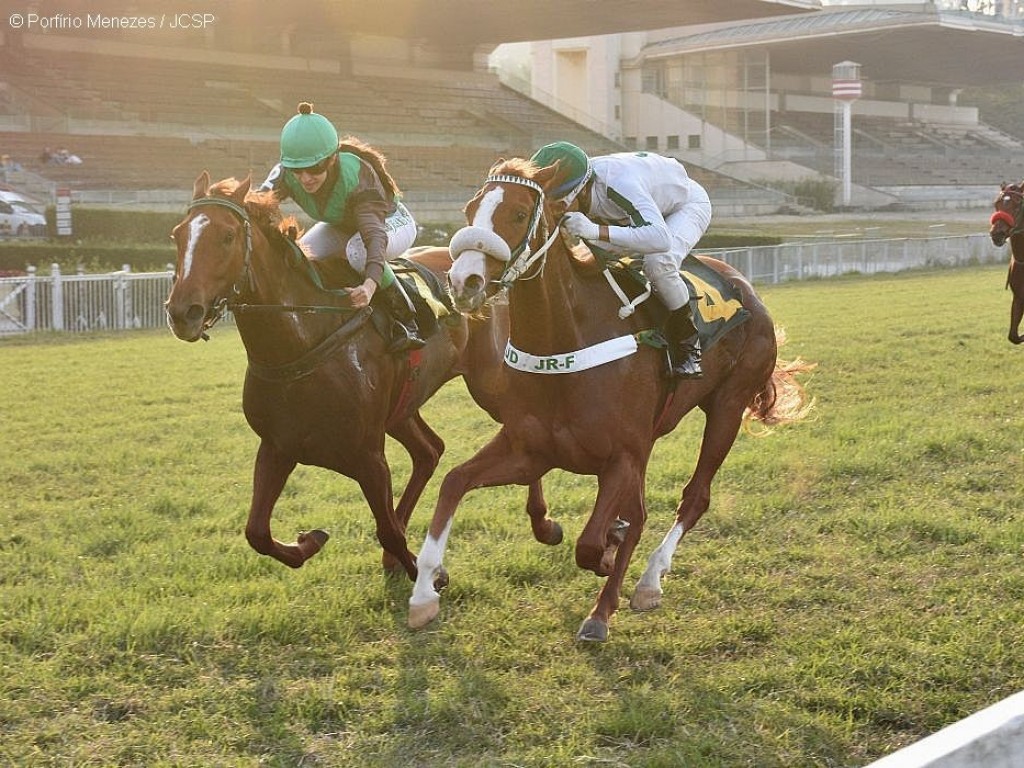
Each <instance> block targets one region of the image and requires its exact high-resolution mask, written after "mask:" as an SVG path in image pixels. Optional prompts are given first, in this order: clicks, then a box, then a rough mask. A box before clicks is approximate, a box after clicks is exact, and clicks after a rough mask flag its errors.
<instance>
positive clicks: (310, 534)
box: [296, 528, 331, 560]
mask: <svg viewBox="0 0 1024 768" xmlns="http://www.w3.org/2000/svg"><path fill="white" fill-rule="evenodd" d="M329 538H331V535H330V534H329V533H328V532H327V531H322V530H320V529H319V528H317V529H316V530H312V531H301V532H300V533H299V536H298V541H297V542H296V543H297V544H298V547H299V551H300V552H301V553H302V557H303V559H304V560H309V558H311V557H312V556H313V555H315V554H316V553H317V552H319V551H320V550H321V549H323V548H324V544H326V543H327V540H328V539H329Z"/></svg>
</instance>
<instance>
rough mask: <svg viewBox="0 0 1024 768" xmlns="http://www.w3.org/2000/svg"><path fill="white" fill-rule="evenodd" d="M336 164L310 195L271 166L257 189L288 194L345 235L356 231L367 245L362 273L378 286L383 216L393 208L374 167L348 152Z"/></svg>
mask: <svg viewBox="0 0 1024 768" xmlns="http://www.w3.org/2000/svg"><path fill="white" fill-rule="evenodd" d="M336 156H337V158H338V162H337V163H335V164H334V165H333V166H332V167H331V169H330V170H329V171H328V174H327V180H326V181H325V182H324V184H323V186H322V187H320V189H319V190H318V191H317V192H316V194H313V195H311V194H309V193H308V192H306V190H305V189H303V188H302V185H301V184H300V183H299V180H298V179H297V178H295V174H294V173H292V172H291V171H290V170H288V169H287V168H282V167H281V165H280V164H278V165H276V166H274V168H273V170H272V171H271V172H270V175H269V176H268V177H267V180H266V181H264V182H263V184H262V185H261V186H260V189H261V190H264V191H273V192H274V194H275V195H276V196H277V198H278V199H279V200H286V199H287V198H289V197H290V198H292V199H293V200H294V201H295V202H296V204H297V205H298V206H299V207H300V208H301V209H302V210H303V211H304V212H305V213H306V215H308V216H309V217H310V218H312V219H314V220H315V221H323V222H326V223H328V224H331V225H332V226H334V227H335V228H336V229H338V230H339V231H340V232H342V233H343V234H344V235H345V236H346V240H347V239H348V238H350V237H352V236H353V235H354V234H356V233H357V232H358V233H359V234H360V235H362V238H363V244H364V245H365V246H366V271H365V275H366V277H368V278H370V279H371V280H373V281H374V282H375V283H377V284H380V281H381V278H382V276H383V273H384V264H385V254H386V252H387V247H388V236H387V231H386V229H385V223H384V220H385V219H386V218H387V217H388V216H389V215H390V214H392V213H394V212H395V210H396V208H397V200H396V198H395V196H394V195H393V194H391V193H389V192H388V191H387V190H386V189H385V187H384V184H383V183H382V182H381V179H380V177H379V176H378V175H377V172H376V170H374V168H373V166H372V165H370V163H368V162H367V161H366V160H364V159H363V158H361V157H359V155H356V154H354V153H352V152H344V151H340V150H339V151H338V153H337V155H336Z"/></svg>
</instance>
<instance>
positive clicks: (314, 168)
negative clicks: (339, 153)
mask: <svg viewBox="0 0 1024 768" xmlns="http://www.w3.org/2000/svg"><path fill="white" fill-rule="evenodd" d="M330 165H331V158H330V157H325V158H324V159H323V160H321V161H320V162H319V163H316V164H315V165H307V166H306V167H305V168H289V169H288V170H289V171H291V172H292V173H294V174H295V175H298V174H300V173H308V174H310V175H312V176H319V175H320V174H321V173H327V169H328V168H329V167H330Z"/></svg>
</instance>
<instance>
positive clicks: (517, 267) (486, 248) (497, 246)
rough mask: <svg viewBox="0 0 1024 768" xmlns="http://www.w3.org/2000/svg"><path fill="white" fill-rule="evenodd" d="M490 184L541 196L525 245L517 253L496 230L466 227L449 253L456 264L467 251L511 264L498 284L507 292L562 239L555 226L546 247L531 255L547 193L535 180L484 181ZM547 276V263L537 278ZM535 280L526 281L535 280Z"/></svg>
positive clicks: (454, 238)
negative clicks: (510, 186)
mask: <svg viewBox="0 0 1024 768" xmlns="http://www.w3.org/2000/svg"><path fill="white" fill-rule="evenodd" d="M487 184H518V185H519V186H521V187H527V188H529V189H532V190H533V191H534V192H536V193H537V202H536V203H534V206H533V214H532V215H531V217H530V226H529V228H528V229H527V231H526V235H525V236H524V237H523V241H522V242H521V243H519V245H518V246H516V247H515V248H514V249H513V248H510V247H509V244H508V243H506V242H505V240H504V239H503V238H502V237H501V236H500V235H498V233H496V232H495V231H494V230H492V229H484V228H483V227H477V226H472V225H471V226H468V227H463V228H462V229H460V230H459V231H458V232H456V233H455V234H454V235H452V239H451V242H450V243H449V245H448V249H449V252H450V253H451V257H452V260H453V261H454V260H455V259H457V258H458V257H459V256H460V255H462V253H463V251H480V252H481V253H483V254H485V255H487V256H490V257H491V258H494V259H497V260H498V261H504V262H506V263H508V266H507V267H505V269H504V271H503V272H502V273H501V277H499V278H498V280H497V283H498V284H499V285H501V287H503V288H507V287H508V286H510V285H511V284H512V283H514V282H515V281H516V280H518V279H520V278H521V277H523V275H524V274H526V272H527V271H528V270H529V269H530V268H531V267H532V266H533V265H534V264H536V263H537V260H538V259H542V258H543V257H545V256H546V255H547V252H548V249H550V248H551V245H552V244H553V243H554V242H555V238H556V237H558V234H559V230H558V227H557V226H555V227H554V229H553V231H552V232H551V236H550V237H548V239H547V240H545V241H544V244H543V245H542V246H541V247H540V248H538V249H537V250H536V251H531V250H530V242H531V241H532V240H533V238H534V236H535V235H536V234H537V229H538V228H539V226H540V222H541V216H542V214H543V211H544V189H543V188H542V187H541V186H540V184H538V183H537V182H535V181H533V180H532V179H524V178H522V177H521V176H510V175H504V174H499V175H495V176H488V177H487V179H486V180H485V181H484V185H485V186H486V185H487ZM543 272H544V262H543V261H542V262H541V265H540V269H539V270H538V271H537V273H536V274H534V275H533V277H537V276H539V275H540V274H542V273H543ZM533 277H529V278H523V279H526V280H532V279H533Z"/></svg>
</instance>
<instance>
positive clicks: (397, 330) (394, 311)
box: [380, 279, 427, 352]
mask: <svg viewBox="0 0 1024 768" xmlns="http://www.w3.org/2000/svg"><path fill="white" fill-rule="evenodd" d="M380 290H381V294H382V296H383V298H384V300H385V303H386V304H387V307H388V309H389V310H390V311H391V317H392V320H393V322H392V323H391V343H390V344H388V352H407V351H408V350H410V349H420V348H421V347H422V346H423V345H424V344H426V343H427V342H425V341H424V340H423V339H421V338H420V331H419V327H418V326H417V325H416V309H415V308H414V307H413V305H412V301H411V300H410V299H409V297H408V295H406V293H405V288H403V287H402V284H401V283H400V282H399V281H398V280H397V279H396V280H395V281H394V282H392V283H391V285H389V286H388V287H387V288H381V289H380Z"/></svg>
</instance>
